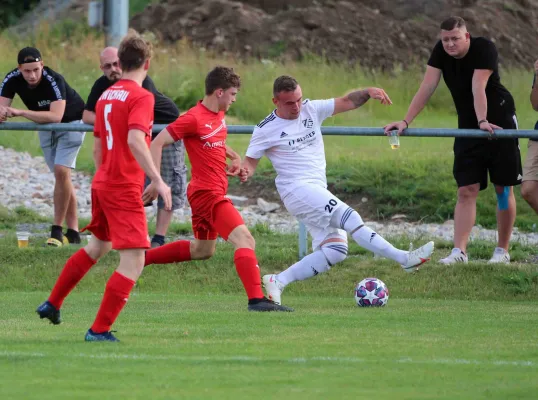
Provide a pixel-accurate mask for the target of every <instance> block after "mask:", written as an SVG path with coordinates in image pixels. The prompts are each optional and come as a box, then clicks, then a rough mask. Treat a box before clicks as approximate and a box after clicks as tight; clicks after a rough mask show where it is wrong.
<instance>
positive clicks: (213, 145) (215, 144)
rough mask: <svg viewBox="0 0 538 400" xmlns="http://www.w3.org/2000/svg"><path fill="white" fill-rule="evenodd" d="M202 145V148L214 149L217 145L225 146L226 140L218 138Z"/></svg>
mask: <svg viewBox="0 0 538 400" xmlns="http://www.w3.org/2000/svg"><path fill="white" fill-rule="evenodd" d="M202 147H203V148H204V149H216V148H218V147H226V140H219V141H216V142H205V143H204V145H203V146H202Z"/></svg>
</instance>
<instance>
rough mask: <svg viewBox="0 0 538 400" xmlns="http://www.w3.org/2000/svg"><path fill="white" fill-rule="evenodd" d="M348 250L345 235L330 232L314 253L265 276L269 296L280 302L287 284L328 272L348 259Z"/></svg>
mask: <svg viewBox="0 0 538 400" xmlns="http://www.w3.org/2000/svg"><path fill="white" fill-rule="evenodd" d="M347 250H348V248H347V238H346V237H345V236H343V235H342V234H340V233H334V232H331V233H328V234H327V236H325V238H324V240H323V242H322V243H321V244H320V245H319V247H318V248H317V250H315V251H314V252H313V253H310V254H308V255H307V256H305V257H303V258H302V259H301V260H299V261H298V262H296V263H295V264H293V265H292V266H291V267H289V268H288V269H286V270H285V271H283V272H281V273H279V274H271V275H264V276H263V278H262V282H263V287H264V288H265V292H266V293H267V297H268V298H269V299H270V300H273V301H274V302H275V303H277V304H280V301H281V295H282V292H283V291H284V288H285V287H286V286H287V285H289V284H290V283H291V282H295V281H302V280H305V279H309V278H312V277H314V276H316V275H319V274H322V273H324V272H327V271H328V270H330V269H331V267H332V266H334V265H335V264H337V263H339V262H342V261H344V260H345V259H346V257H347Z"/></svg>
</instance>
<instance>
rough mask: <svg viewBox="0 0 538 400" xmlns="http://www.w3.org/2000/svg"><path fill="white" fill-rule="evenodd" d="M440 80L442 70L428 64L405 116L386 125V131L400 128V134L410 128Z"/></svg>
mask: <svg viewBox="0 0 538 400" xmlns="http://www.w3.org/2000/svg"><path fill="white" fill-rule="evenodd" d="M440 80H441V70H440V69H438V68H434V67H431V66H429V65H428V66H427V67H426V73H425V74H424V79H422V83H421V84H420V87H419V88H418V91H417V93H416V94H415V97H413V100H412V101H411V104H410V105H409V109H408V110H407V114H405V118H404V119H403V120H401V121H396V122H391V123H390V124H388V125H386V126H385V127H384V128H385V133H387V134H388V133H389V132H390V131H392V130H394V129H398V135H401V133H402V132H403V130H404V129H407V128H409V125H410V124H411V122H413V120H414V119H415V118H416V116H417V115H418V114H420V112H421V111H422V109H423V108H424V106H426V104H427V103H428V101H429V100H430V97H432V94H433V93H434V92H435V89H437V85H439V81H440Z"/></svg>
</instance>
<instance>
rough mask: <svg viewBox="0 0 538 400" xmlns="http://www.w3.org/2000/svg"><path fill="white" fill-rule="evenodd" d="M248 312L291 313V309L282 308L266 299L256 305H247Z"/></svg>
mask: <svg viewBox="0 0 538 400" xmlns="http://www.w3.org/2000/svg"><path fill="white" fill-rule="evenodd" d="M248 310H249V311H257V312H267V311H284V312H292V311H293V308H290V307H286V306H282V305H280V304H276V303H275V302H274V301H271V300H269V299H267V298H265V297H264V298H263V299H261V300H259V301H257V302H256V303H252V304H250V303H249V305H248Z"/></svg>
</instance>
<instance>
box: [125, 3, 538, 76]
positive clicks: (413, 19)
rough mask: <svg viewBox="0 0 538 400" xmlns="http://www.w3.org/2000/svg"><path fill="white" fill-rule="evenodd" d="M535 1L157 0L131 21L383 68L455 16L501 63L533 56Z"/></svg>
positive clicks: (228, 44) (416, 53)
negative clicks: (490, 46)
mask: <svg viewBox="0 0 538 400" xmlns="http://www.w3.org/2000/svg"><path fill="white" fill-rule="evenodd" d="M537 10H538V0H513V1H503V0H487V1H482V0H355V1H351V0H349V1H344V0H341V1H338V0H243V1H231V0H165V1H162V2H161V3H157V4H152V5H150V6H148V7H147V8H146V9H145V10H144V12H142V13H140V14H138V15H136V16H134V17H133V18H132V20H131V26H133V27H134V28H135V29H137V30H139V31H152V32H154V33H157V34H158V35H159V36H160V37H161V38H162V39H163V40H165V41H169V42H173V41H177V40H180V39H187V40H188V41H190V42H192V43H193V45H195V46H197V47H203V48H205V49H208V50H211V51H214V52H217V53H220V54H222V53H226V54H229V55H232V56H242V57H255V58H285V59H294V60H297V59H304V58H305V57H308V56H309V55H310V54H317V55H322V56H325V57H327V59H329V60H334V61H340V62H349V63H360V64H361V65H363V66H365V67H369V68H375V69H390V68H393V67H394V66H403V67H405V65H407V64H411V63H415V62H424V61H425V59H426V58H427V57H428V55H429V54H430V51H431V49H432V47H433V45H434V44H435V41H436V37H437V35H438V33H439V24H440V22H441V20H443V19H444V18H446V17H447V16H450V15H461V16H462V17H463V18H465V19H466V20H467V22H468V27H469V30H470V31H471V33H472V34H473V35H475V36H486V37H488V38H491V39H492V40H493V41H494V42H495V43H496V45H497V48H498V50H499V53H500V60H501V63H503V64H509V65H523V66H525V67H527V68H529V67H530V66H531V65H532V63H533V61H534V59H535V57H536V56H537V54H538V40H537V39H536V38H537V36H538V29H537V27H538V12H537Z"/></svg>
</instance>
